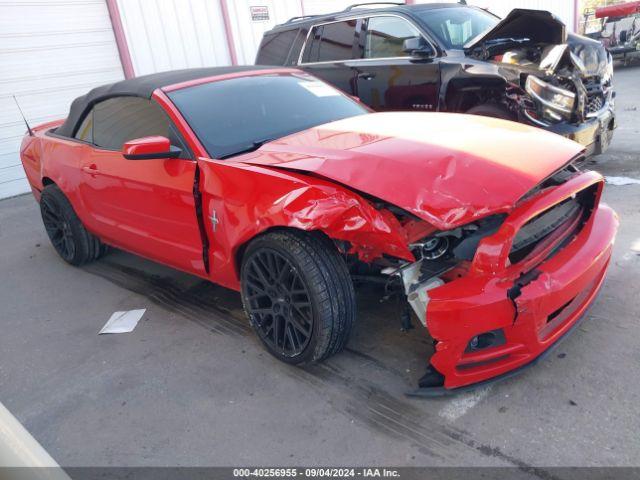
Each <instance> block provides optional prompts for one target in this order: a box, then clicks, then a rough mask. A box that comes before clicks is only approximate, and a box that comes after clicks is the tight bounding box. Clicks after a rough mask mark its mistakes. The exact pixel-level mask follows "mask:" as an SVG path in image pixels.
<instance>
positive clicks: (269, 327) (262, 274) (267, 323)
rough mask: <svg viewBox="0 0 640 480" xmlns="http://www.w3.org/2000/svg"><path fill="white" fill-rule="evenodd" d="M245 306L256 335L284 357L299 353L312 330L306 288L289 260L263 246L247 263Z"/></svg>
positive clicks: (310, 311) (311, 313)
mask: <svg viewBox="0 0 640 480" xmlns="http://www.w3.org/2000/svg"><path fill="white" fill-rule="evenodd" d="M245 268H246V285H245V288H246V293H247V296H246V301H247V309H248V311H249V314H250V316H251V319H252V321H253V323H254V326H255V328H256V331H257V332H258V335H259V336H260V338H261V339H262V341H263V342H264V343H265V344H266V345H267V346H268V347H270V349H272V350H274V351H276V352H280V354H281V355H283V356H286V357H295V356H298V355H300V354H301V353H302V352H303V351H304V349H305V348H306V347H307V345H309V341H310V340H311V334H312V332H313V311H312V306H311V301H310V298H309V291H308V289H307V287H306V285H305V284H304V281H303V280H302V278H301V276H300V275H299V273H298V272H297V270H296V269H295V267H294V266H293V265H292V264H291V262H290V261H289V260H288V259H287V258H285V257H284V256H283V255H281V254H280V253H279V252H277V251H275V250H270V249H262V250H261V251H259V252H256V254H254V255H253V256H252V257H251V259H250V260H249V261H248V263H247V265H246V267H245Z"/></svg>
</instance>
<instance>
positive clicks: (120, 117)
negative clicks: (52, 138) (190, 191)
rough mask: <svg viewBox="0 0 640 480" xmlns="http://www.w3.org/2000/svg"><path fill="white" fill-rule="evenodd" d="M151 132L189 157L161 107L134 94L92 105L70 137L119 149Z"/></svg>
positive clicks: (183, 156) (109, 148)
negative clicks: (163, 138)
mask: <svg viewBox="0 0 640 480" xmlns="http://www.w3.org/2000/svg"><path fill="white" fill-rule="evenodd" d="M152 135H161V136H163V137H167V138H168V139H169V140H170V141H171V143H172V144H173V145H175V146H177V147H179V148H180V149H182V152H183V154H182V155H181V158H187V157H188V156H189V154H188V151H187V148H186V146H185V144H184V142H183V141H182V139H181V138H180V135H179V134H178V133H177V132H176V130H175V128H174V126H173V124H172V123H171V120H170V119H169V117H168V116H167V115H166V114H165V113H164V111H163V110H162V108H161V107H160V106H159V105H157V104H155V103H154V102H151V101H149V100H145V99H143V98H138V97H115V98H110V99H109V100H105V101H103V102H100V103H98V104H96V105H95V106H94V107H93V109H92V110H91V111H90V112H89V113H88V114H87V116H86V117H85V118H84V120H83V121H82V123H81V124H80V128H78V131H77V132H76V134H75V135H74V137H75V138H77V139H78V140H82V141H85V142H89V143H93V144H94V145H96V146H97V147H100V148H105V149H108V150H120V149H121V148H122V145H123V144H124V143H125V142H128V141H129V140H133V139H135V138H141V137H148V136H152Z"/></svg>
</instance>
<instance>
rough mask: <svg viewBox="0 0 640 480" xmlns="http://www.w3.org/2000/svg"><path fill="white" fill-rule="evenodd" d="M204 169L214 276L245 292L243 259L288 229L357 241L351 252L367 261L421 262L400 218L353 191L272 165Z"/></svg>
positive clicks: (203, 162)
mask: <svg viewBox="0 0 640 480" xmlns="http://www.w3.org/2000/svg"><path fill="white" fill-rule="evenodd" d="M198 165H199V168H200V191H201V194H202V205H203V212H202V214H203V217H204V224H205V231H206V235H207V237H208V241H209V263H210V265H211V266H210V276H211V280H212V281H214V282H216V283H219V284H221V285H224V286H226V287H228V288H232V289H235V290H238V289H239V288H240V283H239V282H240V279H239V264H238V262H237V259H238V254H239V253H241V251H242V249H243V247H244V246H246V244H247V243H248V242H249V241H251V239H252V238H254V237H256V236H257V235H260V234H261V233H264V232H266V231H268V230H270V229H274V228H282V227H284V228H296V229H299V230H305V231H321V232H323V233H324V234H326V235H327V236H329V237H330V238H332V239H334V240H343V241H346V242H349V244H350V251H349V253H352V254H355V255H357V256H358V257H359V258H360V260H362V261H371V260H373V259H375V258H378V257H380V256H382V255H383V254H386V255H390V256H393V257H398V258H402V259H405V260H408V261H414V260H415V258H414V256H413V254H412V253H411V251H410V250H409V248H408V245H407V238H406V237H405V235H404V230H403V229H402V226H401V225H400V223H399V221H398V220H397V219H396V218H395V216H394V215H393V214H392V213H391V212H389V211H387V210H376V209H375V208H374V207H373V205H371V204H370V203H369V202H367V201H366V200H365V199H363V198H362V197H360V196H359V195H357V194H356V193H354V192H352V191H350V190H348V189H346V188H343V187H341V186H339V185H336V184H334V183H330V182H327V181H324V180H321V179H316V178H311V177H308V176H305V175H301V174H297V173H293V172H282V171H279V170H277V169H275V168H269V167H259V166H251V165H246V164H241V163H234V162H229V161H226V162H224V161H217V160H210V159H204V158H202V159H199V160H198ZM266 185H268V187H265V186H266Z"/></svg>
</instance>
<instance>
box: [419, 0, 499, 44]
mask: <svg viewBox="0 0 640 480" xmlns="http://www.w3.org/2000/svg"><path fill="white" fill-rule="evenodd" d="M416 15H417V16H418V17H420V19H421V20H422V21H423V22H424V25H425V26H426V27H427V28H428V29H429V31H430V32H433V34H434V35H435V36H436V37H437V39H438V40H439V41H440V43H442V44H443V45H444V46H445V48H454V49H461V48H464V45H465V44H466V43H467V42H469V41H470V40H471V39H473V38H475V37H477V36H478V35H480V34H481V33H483V32H485V31H486V30H488V29H490V28H492V27H494V26H495V25H496V24H497V23H498V21H499V19H498V18H497V17H495V16H494V15H492V14H490V13H488V12H485V11H484V10H481V9H479V8H472V7H463V6H460V7H451V8H443V9H436V10H416Z"/></svg>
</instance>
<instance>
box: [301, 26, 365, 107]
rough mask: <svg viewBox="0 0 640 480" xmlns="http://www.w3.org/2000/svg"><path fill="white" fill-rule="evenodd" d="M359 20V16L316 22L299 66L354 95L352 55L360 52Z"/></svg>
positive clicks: (354, 55)
mask: <svg viewBox="0 0 640 480" xmlns="http://www.w3.org/2000/svg"><path fill="white" fill-rule="evenodd" d="M359 23H360V20H359V19H352V20H341V21H333V22H328V23H324V24H319V25H314V26H313V27H312V29H311V31H310V32H309V35H308V37H307V41H306V43H305V46H304V50H303V51H302V55H301V63H300V66H301V67H303V68H304V69H305V70H307V71H308V72H309V73H311V74H313V75H315V76H316V77H319V78H321V79H323V80H325V81H326V82H329V83H331V84H332V85H334V86H336V87H337V88H339V89H340V90H342V91H344V92H347V93H348V94H350V95H355V90H356V84H355V77H354V71H353V66H354V63H353V59H354V57H356V56H358V54H357V53H356V51H357V48H358V47H357V45H358V42H357V41H356V28H357V27H358V26H359Z"/></svg>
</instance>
